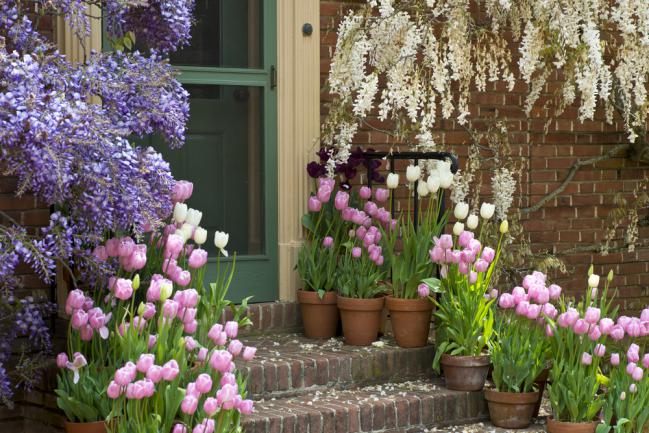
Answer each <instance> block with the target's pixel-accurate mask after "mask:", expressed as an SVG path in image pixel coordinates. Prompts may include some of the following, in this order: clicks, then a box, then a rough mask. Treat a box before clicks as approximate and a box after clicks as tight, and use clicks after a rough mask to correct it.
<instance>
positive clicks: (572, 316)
mask: <svg viewBox="0 0 649 433" xmlns="http://www.w3.org/2000/svg"><path fill="white" fill-rule="evenodd" d="M566 314H567V316H566V318H567V321H568V322H567V323H568V326H574V325H575V323H577V320H579V311H577V310H575V309H574V308H568V311H566Z"/></svg>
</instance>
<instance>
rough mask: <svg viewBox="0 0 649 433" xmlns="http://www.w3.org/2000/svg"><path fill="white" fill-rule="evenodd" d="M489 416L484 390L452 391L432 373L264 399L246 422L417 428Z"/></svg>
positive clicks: (293, 429)
mask: <svg viewBox="0 0 649 433" xmlns="http://www.w3.org/2000/svg"><path fill="white" fill-rule="evenodd" d="M488 417H489V414H488V411H487V406H486V403H485V401H484V398H483V395H482V393H481V392H459V391H450V390H447V389H446V388H444V387H443V386H442V382H441V381H440V380H439V379H431V380H422V381H410V382H401V383H396V384H395V383H388V384H383V385H373V386H368V387H362V388H358V389H351V390H335V389H329V390H326V391H316V392H315V393H312V394H310V395H301V396H297V397H290V398H283V399H271V400H264V401H260V402H257V403H256V407H255V413H254V414H252V415H249V416H247V417H244V419H243V427H244V431H245V432H246V433H355V432H377V433H378V432H384V433H388V432H389V433H397V432H399V433H405V432H413V433H414V432H425V431H429V430H427V429H431V428H440V427H444V426H452V425H460V424H469V423H475V422H479V421H484V420H487V419H488ZM451 431H452V430H451ZM459 431H462V430H459ZM489 431H491V430H489Z"/></svg>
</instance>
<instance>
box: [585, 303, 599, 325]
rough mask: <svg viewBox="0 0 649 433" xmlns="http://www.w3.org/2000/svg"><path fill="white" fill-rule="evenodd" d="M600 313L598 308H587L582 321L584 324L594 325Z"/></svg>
mask: <svg viewBox="0 0 649 433" xmlns="http://www.w3.org/2000/svg"><path fill="white" fill-rule="evenodd" d="M600 315H601V312H600V309H599V308H595V307H588V308H587V309H586V314H585V315H584V319H585V320H586V322H588V323H590V324H591V325H594V324H595V323H597V322H599V318H600Z"/></svg>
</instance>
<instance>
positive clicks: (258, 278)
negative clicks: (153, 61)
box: [158, 0, 278, 302]
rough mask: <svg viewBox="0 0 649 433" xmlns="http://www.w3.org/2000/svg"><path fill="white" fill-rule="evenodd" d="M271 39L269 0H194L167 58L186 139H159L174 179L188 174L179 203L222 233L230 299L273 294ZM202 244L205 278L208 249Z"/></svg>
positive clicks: (274, 226)
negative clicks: (184, 43)
mask: <svg viewBox="0 0 649 433" xmlns="http://www.w3.org/2000/svg"><path fill="white" fill-rule="evenodd" d="M275 43H276V40H275V0H197V1H196V23H195V27H194V30H193V36H192V43H191V46H189V47H187V48H185V49H183V50H182V51H180V52H178V53H176V54H174V55H173V56H172V57H171V62H172V64H173V65H174V66H176V67H177V68H178V70H179V71H180V72H181V76H180V80H181V82H182V83H183V85H184V86H185V88H186V89H187V90H188V91H189V93H190V119H189V124H188V130H187V142H186V144H185V146H184V147H183V148H182V149H180V150H169V149H168V148H166V147H165V146H159V147H158V148H159V150H160V151H161V152H162V153H163V155H164V156H165V158H166V159H167V161H169V162H170V164H171V168H172V172H173V173H174V176H175V177H176V178H177V179H187V180H190V181H192V182H194V195H193V197H192V198H191V199H190V200H189V202H188V205H189V206H190V207H194V208H196V209H199V210H202V211H203V220H202V222H201V225H202V226H203V227H205V228H206V229H207V230H208V231H209V232H210V236H212V234H213V233H214V231H215V230H220V231H225V232H228V233H229V234H230V242H229V244H228V246H227V250H228V251H229V252H230V254H231V255H232V254H234V253H236V255H237V265H236V266H237V269H236V274H235V279H234V281H233V283H232V286H231V291H230V296H229V298H230V299H232V300H235V301H238V300H241V299H242V298H244V297H246V296H250V295H252V296H254V298H253V302H255V301H256V302H260V301H271V300H275V299H277V297H278V287H277V284H278V282H277V208H276V203H277V187H276V185H277V180H276V178H277V174H276V167H277V164H276V154H277V152H276V123H277V119H276V112H277V110H276V94H275V93H276V92H275V89H274V85H273V83H272V80H274V66H273V65H274V64H275V51H276V49H275ZM206 246H207V250H208V252H209V253H210V262H209V263H208V272H207V276H206V282H210V281H214V275H215V273H216V248H215V247H214V244H213V242H212V239H209V241H208V243H207V244H206ZM222 260H223V259H222Z"/></svg>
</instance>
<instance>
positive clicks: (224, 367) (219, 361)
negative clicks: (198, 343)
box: [210, 350, 232, 373]
mask: <svg viewBox="0 0 649 433" xmlns="http://www.w3.org/2000/svg"><path fill="white" fill-rule="evenodd" d="M231 363H232V354H231V353H230V352H228V351H226V350H216V351H214V353H212V357H211V358H210V365H211V366H212V368H213V369H215V370H217V371H220V372H221V373H226V372H228V371H229V370H230V364H231Z"/></svg>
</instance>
